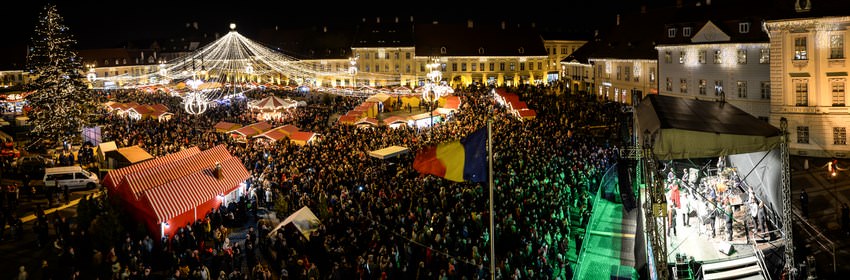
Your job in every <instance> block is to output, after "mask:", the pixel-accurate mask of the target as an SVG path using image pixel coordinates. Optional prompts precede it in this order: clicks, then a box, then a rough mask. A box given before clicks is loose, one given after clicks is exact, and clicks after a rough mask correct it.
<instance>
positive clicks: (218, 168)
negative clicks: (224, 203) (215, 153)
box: [214, 161, 224, 180]
mask: <svg viewBox="0 0 850 280" xmlns="http://www.w3.org/2000/svg"><path fill="white" fill-rule="evenodd" d="M214 173H215V178H216V179H219V180H221V179H224V172H223V171H222V170H221V162H218V161H216V162H215V172H214Z"/></svg>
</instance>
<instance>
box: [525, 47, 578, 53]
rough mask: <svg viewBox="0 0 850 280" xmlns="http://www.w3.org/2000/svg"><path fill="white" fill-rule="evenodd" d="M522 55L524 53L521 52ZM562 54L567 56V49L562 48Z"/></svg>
mask: <svg viewBox="0 0 850 280" xmlns="http://www.w3.org/2000/svg"><path fill="white" fill-rule="evenodd" d="M520 53H522V52H520ZM561 54H567V48H561Z"/></svg>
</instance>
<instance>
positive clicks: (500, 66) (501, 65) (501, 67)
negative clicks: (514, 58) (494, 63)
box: [499, 62, 505, 71]
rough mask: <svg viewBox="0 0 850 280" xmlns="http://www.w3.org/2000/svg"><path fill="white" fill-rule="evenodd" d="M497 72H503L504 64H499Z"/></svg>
mask: <svg viewBox="0 0 850 280" xmlns="http://www.w3.org/2000/svg"><path fill="white" fill-rule="evenodd" d="M499 71H505V63H504V62H501V63H499Z"/></svg>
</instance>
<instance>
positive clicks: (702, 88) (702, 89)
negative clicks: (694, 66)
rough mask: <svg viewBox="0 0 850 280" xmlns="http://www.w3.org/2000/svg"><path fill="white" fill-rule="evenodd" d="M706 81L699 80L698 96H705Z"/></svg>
mask: <svg viewBox="0 0 850 280" xmlns="http://www.w3.org/2000/svg"><path fill="white" fill-rule="evenodd" d="M706 83H707V82H706V80H699V95H705V86H706Z"/></svg>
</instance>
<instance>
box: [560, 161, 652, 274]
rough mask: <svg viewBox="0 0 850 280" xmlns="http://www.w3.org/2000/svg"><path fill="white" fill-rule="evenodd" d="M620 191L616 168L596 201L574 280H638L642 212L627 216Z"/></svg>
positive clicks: (610, 172) (605, 179)
mask: <svg viewBox="0 0 850 280" xmlns="http://www.w3.org/2000/svg"><path fill="white" fill-rule="evenodd" d="M617 189H618V188H617V175H616V168H613V167H612V168H611V169H609V170H608V172H606V174H605V177H604V178H603V180H602V183H601V184H600V186H599V190H598V191H597V195H596V198H595V199H594V202H593V213H592V214H591V216H590V221H589V222H588V224H587V230H586V232H585V237H584V242H583V244H582V248H581V253H580V255H579V258H578V262H577V264H576V270H575V271H576V273H575V274H574V275H573V279H582V280H584V279H606V280H607V279H638V273H637V271H636V270H635V268H634V267H635V254H634V251H635V231H636V228H637V213H638V212H637V211H639V210H633V211H631V212H629V213H626V212H625V211H624V210H623V205H622V203H620V201H619V200H620V198H619V191H617Z"/></svg>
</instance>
